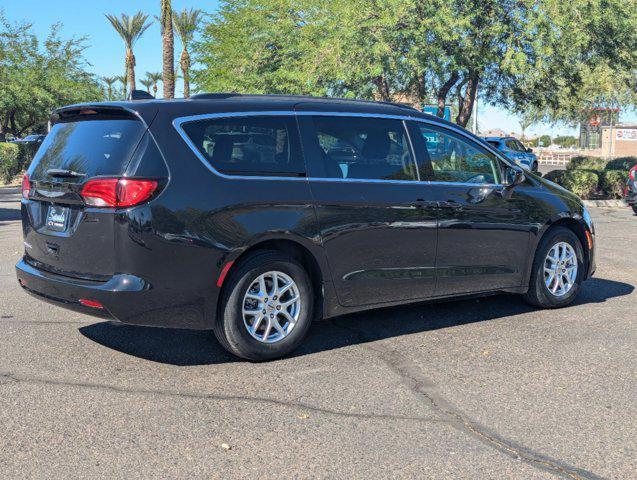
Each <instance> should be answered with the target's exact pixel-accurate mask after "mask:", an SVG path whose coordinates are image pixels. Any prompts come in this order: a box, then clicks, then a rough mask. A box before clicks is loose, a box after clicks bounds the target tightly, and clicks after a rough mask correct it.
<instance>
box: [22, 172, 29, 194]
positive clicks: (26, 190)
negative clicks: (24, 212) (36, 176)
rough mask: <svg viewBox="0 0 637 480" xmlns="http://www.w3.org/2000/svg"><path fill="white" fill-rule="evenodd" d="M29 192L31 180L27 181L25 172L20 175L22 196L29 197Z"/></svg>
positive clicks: (27, 175)
mask: <svg viewBox="0 0 637 480" xmlns="http://www.w3.org/2000/svg"><path fill="white" fill-rule="evenodd" d="M30 192H31V182H30V181H29V174H28V173H25V174H24V176H23V177H22V198H24V199H27V200H28V199H29V193H30Z"/></svg>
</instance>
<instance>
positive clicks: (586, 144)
mask: <svg viewBox="0 0 637 480" xmlns="http://www.w3.org/2000/svg"><path fill="white" fill-rule="evenodd" d="M618 121H619V108H605V107H600V108H593V109H592V110H590V113H589V115H588V117H587V118H586V119H585V120H583V121H582V122H581V123H580V130H579V147H580V148H581V149H582V150H597V149H599V148H602V140H603V139H602V129H603V128H604V127H609V126H611V125H617V122H618Z"/></svg>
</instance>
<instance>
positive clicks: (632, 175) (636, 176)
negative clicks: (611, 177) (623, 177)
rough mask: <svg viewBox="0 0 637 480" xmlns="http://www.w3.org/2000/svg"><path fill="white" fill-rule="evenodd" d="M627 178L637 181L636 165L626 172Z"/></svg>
mask: <svg viewBox="0 0 637 480" xmlns="http://www.w3.org/2000/svg"><path fill="white" fill-rule="evenodd" d="M628 178H630V179H631V180H637V165H635V166H634V167H633V168H631V169H630V171H629V172H628Z"/></svg>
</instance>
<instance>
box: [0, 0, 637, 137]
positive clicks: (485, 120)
mask: <svg viewBox="0 0 637 480" xmlns="http://www.w3.org/2000/svg"><path fill="white" fill-rule="evenodd" d="M172 3H173V8H174V9H175V10H182V9H183V8H191V7H193V8H199V9H201V10H203V11H205V12H207V13H214V11H215V10H216V9H217V8H218V5H219V2H218V1H216V0H208V1H205V0H199V1H197V0H173V2H172ZM0 9H2V10H4V13H5V15H6V17H7V18H8V19H9V20H10V21H22V20H24V21H27V22H29V23H32V24H33V28H34V32H35V33H36V34H37V35H38V36H39V37H41V38H44V37H45V36H46V35H47V34H48V32H49V29H50V27H51V25H52V24H54V23H57V22H60V23H62V24H63V29H62V32H61V34H62V36H63V37H64V38H69V37H73V36H75V37H86V40H87V42H86V43H87V45H88V48H87V49H86V51H85V57H86V58H87V60H88V61H89V62H90V64H91V66H90V67H89V69H90V70H91V71H93V72H94V73H95V74H97V75H99V76H113V75H122V74H123V73H124V44H123V42H122V41H121V40H120V38H119V37H118V36H117V34H116V33H115V30H114V29H113V27H112V26H111V25H110V23H109V22H108V20H106V18H105V17H104V14H105V13H113V14H120V13H127V14H129V15H130V14H133V13H135V12H136V11H138V10H141V11H143V12H145V13H148V14H150V15H151V17H152V15H159V0H83V1H80V0H0ZM175 46H176V48H175V59H178V58H179V52H180V50H179V48H180V46H179V44H178V42H177V41H176V42H175ZM134 52H135V57H136V60H137V66H136V69H135V71H136V74H137V76H138V78H140V77H143V76H144V75H145V72H148V71H155V72H160V71H161V35H160V32H159V25H158V23H157V22H156V21H155V22H154V24H153V25H152V26H151V27H150V28H149V29H148V30H147V31H146V33H145V34H144V35H143V36H142V38H141V39H140V40H139V42H138V43H137V44H136V45H135V49H134ZM180 88H181V85H180V82H178V88H177V90H178V91H177V92H176V93H177V95H180V94H181V91H180ZM160 90H161V89H160ZM621 120H622V121H637V113H636V112H635V111H631V112H625V113H624V114H623V115H622V117H621ZM478 124H479V127H480V129H481V130H482V131H485V130H490V129H494V128H501V129H502V130H504V131H505V132H511V131H514V132H519V131H520V122H519V118H518V117H516V116H515V115H512V114H511V113H509V112H507V111H506V110H504V109H502V108H498V107H497V106H490V105H485V104H484V102H480V103H479V111H478ZM526 133H527V135H536V134H550V135H551V136H555V135H577V128H575V127H572V126H566V125H549V124H537V125H534V126H532V127H530V128H529V129H528V130H527V132H526Z"/></svg>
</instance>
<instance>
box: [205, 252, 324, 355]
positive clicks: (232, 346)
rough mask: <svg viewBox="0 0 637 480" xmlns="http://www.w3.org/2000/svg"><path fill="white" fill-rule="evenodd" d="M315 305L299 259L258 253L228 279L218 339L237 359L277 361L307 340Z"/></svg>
mask: <svg viewBox="0 0 637 480" xmlns="http://www.w3.org/2000/svg"><path fill="white" fill-rule="evenodd" d="M313 304H314V299H313V292H312V287H311V281H310V278H309V276H308V274H307V272H306V271H305V269H304V268H303V267H302V266H301V265H300V264H299V263H298V262H297V261H296V260H294V259H293V258H291V257H289V256H287V255H285V254H283V253H281V252H277V251H261V252H256V253H254V254H251V255H250V256H249V257H248V258H246V259H245V260H244V261H242V262H241V264H240V265H239V266H238V268H237V269H236V270H235V271H234V272H233V273H232V274H231V275H230V277H229V278H228V280H227V284H226V286H225V288H224V294H223V297H222V302H221V306H220V311H219V315H218V318H217V319H216V321H215V325H214V332H215V336H216V337H217V339H218V340H219V342H220V343H221V344H222V345H223V346H224V348H226V349H227V350H228V351H229V352H231V353H233V354H234V355H237V356H238V357H241V358H245V359H247V360H255V361H259V360H270V359H273V358H278V357H281V356H283V355H285V354H286V353H288V352H290V351H292V350H293V349H294V348H296V347H297V346H298V345H299V344H300V343H301V342H302V341H303V339H304V338H305V335H306V334H307V331H308V329H309V327H310V324H311V320H312V306H313Z"/></svg>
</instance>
